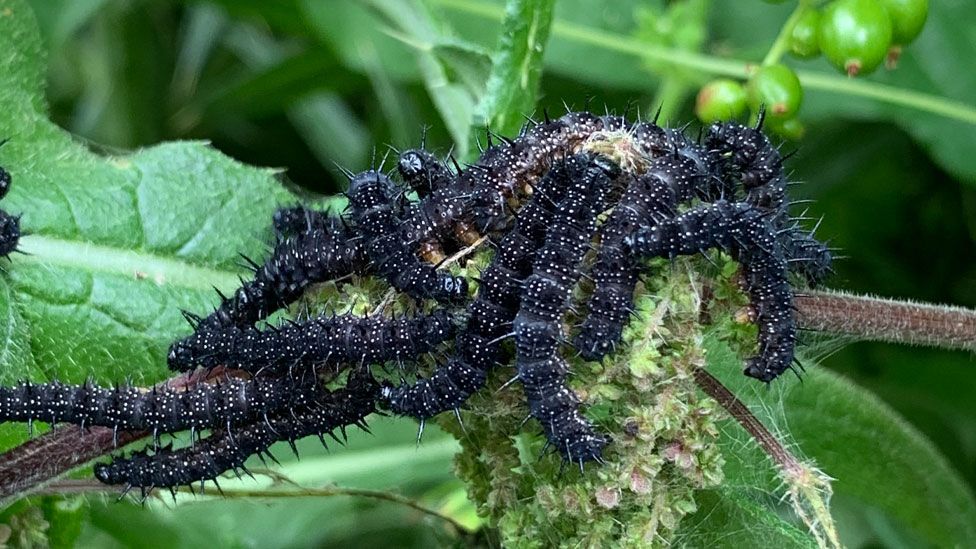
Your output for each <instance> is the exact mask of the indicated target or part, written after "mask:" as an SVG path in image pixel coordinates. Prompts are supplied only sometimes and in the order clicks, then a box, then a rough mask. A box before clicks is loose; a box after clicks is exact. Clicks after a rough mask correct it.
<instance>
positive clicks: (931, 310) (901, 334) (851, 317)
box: [796, 290, 976, 351]
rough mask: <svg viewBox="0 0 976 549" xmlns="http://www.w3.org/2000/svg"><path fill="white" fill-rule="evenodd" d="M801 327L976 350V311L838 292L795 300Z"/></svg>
mask: <svg viewBox="0 0 976 549" xmlns="http://www.w3.org/2000/svg"><path fill="white" fill-rule="evenodd" d="M796 308H797V321H798V323H799V325H800V327H801V328H803V329H806V330H815V331H818V332H828V333H832V334H838V335H850V336H854V337H856V338H858V339H862V340H868V341H885V342H890V343H907V344H910V345H928V346H932V347H940V348H943V349H963V350H968V351H976V310H973V309H965V308H962V307H952V306H948V305H932V304H929V303H915V302H911V301H896V300H893V299H884V298H880V297H873V296H866V295H853V294H848V293H844V292H838V291H834V290H828V291H820V292H813V291H811V292H805V293H803V294H800V295H797V296H796Z"/></svg>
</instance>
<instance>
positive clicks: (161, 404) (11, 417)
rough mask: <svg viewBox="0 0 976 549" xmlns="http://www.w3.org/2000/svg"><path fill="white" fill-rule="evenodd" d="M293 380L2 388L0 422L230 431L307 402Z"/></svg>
mask: <svg viewBox="0 0 976 549" xmlns="http://www.w3.org/2000/svg"><path fill="white" fill-rule="evenodd" d="M306 385H308V384H307V383H300V382H298V380H297V379H293V378H287V377H286V378H281V379H277V378H275V379H272V378H268V379H265V378H255V379H248V380H244V379H233V378H231V379H226V380H223V381H217V382H214V383H200V384H198V385H195V386H194V387H192V388H189V389H169V388H156V387H153V388H151V389H148V390H144V389H140V388H138V387H113V388H107V387H98V386H96V385H94V384H92V383H85V384H84V385H81V386H76V385H65V384H63V383H58V382H53V383H40V384H37V383H30V382H25V383H21V384H20V385H16V386H14V387H0V421H26V422H33V421H46V422H49V423H52V424H54V423H58V422H66V423H74V424H77V425H81V426H82V427H85V426H95V425H97V426H102V427H111V428H113V429H114V430H115V431H116V432H118V431H120V430H121V431H150V432H152V433H153V434H154V435H157V434H159V433H175V432H178V431H185V430H187V429H189V430H191V431H194V432H195V431H198V430H202V429H211V428H215V427H220V428H228V429H229V428H230V427H231V426H232V425H241V424H244V423H247V422H252V421H254V420H256V419H258V418H262V417H264V416H266V415H267V414H268V413H269V412H273V411H275V410H278V409H279V408H282V407H283V406H285V405H288V404H293V403H301V402H304V401H306V400H307V398H308V395H307V393H308V388H307V387H306Z"/></svg>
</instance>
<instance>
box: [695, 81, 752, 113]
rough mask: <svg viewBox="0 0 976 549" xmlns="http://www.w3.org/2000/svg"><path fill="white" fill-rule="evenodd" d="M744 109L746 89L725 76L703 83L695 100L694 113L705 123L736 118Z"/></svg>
mask: <svg viewBox="0 0 976 549" xmlns="http://www.w3.org/2000/svg"><path fill="white" fill-rule="evenodd" d="M745 109H746V90H745V89H744V88H743V87H742V84H739V83H738V82H736V81H735V80H729V79H727V78H719V79H718V80H712V81H711V82H709V83H708V84H705V85H704V86H703V87H702V89H701V91H699V92H698V98H697V99H696V100H695V114H696V115H698V119H699V120H701V121H702V122H705V123H706V124H708V123H711V122H718V121H721V120H731V119H733V118H737V117H739V116H740V115H741V114H742V112H743V111H745Z"/></svg>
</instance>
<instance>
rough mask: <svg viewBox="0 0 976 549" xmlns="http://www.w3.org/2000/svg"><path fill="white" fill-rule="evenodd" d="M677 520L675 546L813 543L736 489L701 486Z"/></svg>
mask: <svg viewBox="0 0 976 549" xmlns="http://www.w3.org/2000/svg"><path fill="white" fill-rule="evenodd" d="M695 503H697V504H698V511H697V512H696V513H695V514H694V515H691V516H689V517H688V518H686V519H685V520H684V521H683V522H682V523H681V529H680V530H679V532H678V534H677V536H675V539H674V541H673V544H674V545H675V546H676V547H719V546H721V547H780V548H784V549H785V548H787V547H797V548H799V547H816V546H817V544H816V543H815V542H814V540H813V538H811V537H810V535H809V534H808V533H807V532H805V531H803V530H802V529H801V528H798V527H797V526H796V525H793V524H790V523H789V522H787V521H786V520H784V519H783V518H782V517H781V516H780V515H779V514H777V513H776V512H775V511H774V510H773V509H771V508H769V507H768V506H763V505H762V504H760V503H759V502H757V501H756V500H755V499H753V498H752V497H750V496H749V495H747V494H744V493H742V492H741V491H740V490H736V489H732V488H723V489H719V490H702V491H700V492H699V493H698V494H696V495H695Z"/></svg>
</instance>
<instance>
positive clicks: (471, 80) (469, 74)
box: [431, 39, 491, 96]
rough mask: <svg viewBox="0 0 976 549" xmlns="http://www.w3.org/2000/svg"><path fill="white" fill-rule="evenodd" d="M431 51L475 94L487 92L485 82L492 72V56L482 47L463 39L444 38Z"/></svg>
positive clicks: (454, 78) (480, 94) (455, 77)
mask: <svg viewBox="0 0 976 549" xmlns="http://www.w3.org/2000/svg"><path fill="white" fill-rule="evenodd" d="M431 51H432V52H433V53H434V56H436V57H437V59H439V60H440V61H441V63H442V64H443V65H444V67H445V69H448V70H449V71H451V74H452V75H453V76H454V77H453V78H452V80H457V81H459V82H462V83H463V84H464V85H465V86H467V88H468V90H469V91H470V92H471V93H472V94H473V95H475V96H482V95H484V93H485V82H487V81H488V78H489V75H490V74H491V57H490V56H489V55H488V52H486V51H485V50H483V49H482V48H480V47H478V46H476V45H474V44H470V43H468V42H464V41H461V40H453V39H448V40H442V41H441V42H438V43H436V44H434V45H433V48H432V49H431Z"/></svg>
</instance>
